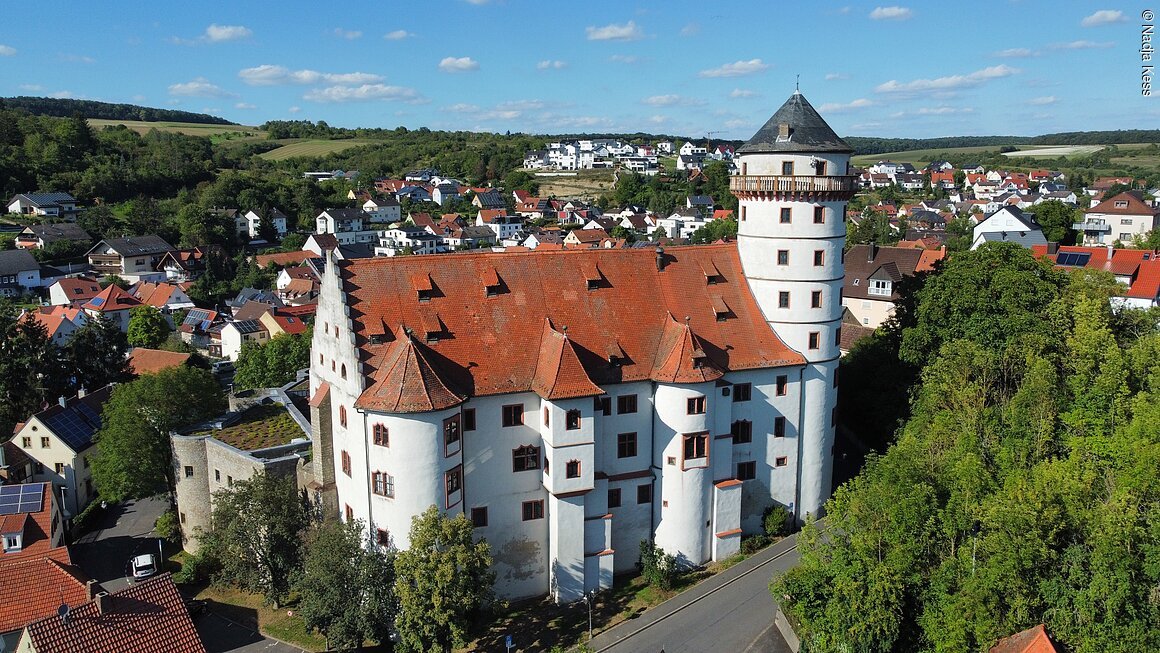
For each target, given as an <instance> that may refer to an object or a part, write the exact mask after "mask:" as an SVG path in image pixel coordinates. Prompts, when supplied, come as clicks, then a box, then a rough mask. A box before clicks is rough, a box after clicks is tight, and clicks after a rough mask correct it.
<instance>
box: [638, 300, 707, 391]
mask: <svg viewBox="0 0 1160 653" xmlns="http://www.w3.org/2000/svg"><path fill="white" fill-rule="evenodd" d="M653 367H654V371H653V374H652V380H653V381H660V382H663V383H703V382H705V381H716V380H717V379H719V378H721V377H722V376H724V375H725V371H724V370H722V369H721V368H720V367H718V366H717V364H716V363H714V362H713V360H712V359H711V358H710V357H709V355H708V354H706V353H705V345H704V343H703V342H702V341H701V339H700V338H698V337H697V334H695V333H693V329H692V328H690V327H689V323H688V321H687V320H686V321H685V323H684V324H681V323H680V322H678V321H677V319H676V318H675V317H673V316H672V314H670V315H669V320H668V322H666V323H665V330H664V334H663V335H662V336H661V342H660V347H658V348H657V357H656V361H655V362H654V363H653Z"/></svg>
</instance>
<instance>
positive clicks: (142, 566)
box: [130, 553, 157, 581]
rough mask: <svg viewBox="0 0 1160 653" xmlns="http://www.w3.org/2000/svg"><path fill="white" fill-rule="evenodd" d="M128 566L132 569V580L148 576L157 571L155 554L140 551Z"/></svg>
mask: <svg viewBox="0 0 1160 653" xmlns="http://www.w3.org/2000/svg"><path fill="white" fill-rule="evenodd" d="M130 567H132V569H133V580H135V581H136V580H141V579H143V578H149V577H150V576H152V575H153V574H156V573H157V556H155V555H153V554H152V553H142V554H141V555H139V556H136V557H135V558H133V560H132V562H131V563H130Z"/></svg>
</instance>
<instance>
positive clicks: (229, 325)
mask: <svg viewBox="0 0 1160 653" xmlns="http://www.w3.org/2000/svg"><path fill="white" fill-rule="evenodd" d="M269 339H270V333H269V332H268V331H267V330H266V327H265V326H263V325H262V323H261V322H260V321H258V320H235V321H233V322H226V323H225V324H223V325H222V328H221V357H222V358H228V359H229V360H232V361H236V360H238V354H241V353H242V345H243V344H245V343H247V342H252V343H254V344H256V345H261V344H265V343H266V341H267V340H269Z"/></svg>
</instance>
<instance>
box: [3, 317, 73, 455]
mask: <svg viewBox="0 0 1160 653" xmlns="http://www.w3.org/2000/svg"><path fill="white" fill-rule="evenodd" d="M66 369H67V367H66V365H65V360H64V355H63V352H62V351H61V350H60V349H59V348H58V347H57V346H55V345H54V344H53V342H52V339H51V338H50V337H49V335H48V331H47V329H46V328H45V326H44V325H43V324H41V323H40V322H37V321H35V320H31V319H28V318H25V317H23V316H22V315H21V312H20V310H19V309H18V308H16V306H14V305H13V304H11V303H10V302H8V300H5V299H0V433H5V434H11V433H12V429H13V427H14V426H15V425H16V424H17V423H18V422H23V421H25V420H27V419H28V418H29V416H31V415H32V414H33V413H36V412H38V411H39V410H40V409H41V407H42V406H44V405H45V403H47V402H50V401H55V400H56V398H57V397H59V396H60V395H62V394H64V393H65V392H66V387H67V383H66V379H67V375H66V373H65V370H66Z"/></svg>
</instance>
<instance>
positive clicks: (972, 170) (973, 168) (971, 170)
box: [959, 163, 987, 175]
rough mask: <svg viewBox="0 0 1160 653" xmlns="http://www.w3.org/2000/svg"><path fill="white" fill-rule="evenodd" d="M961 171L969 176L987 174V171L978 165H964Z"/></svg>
mask: <svg viewBox="0 0 1160 653" xmlns="http://www.w3.org/2000/svg"><path fill="white" fill-rule="evenodd" d="M959 169H960V170H962V171H963V172H964V173H966V174H968V175H985V174H987V169H986V168H984V167H983V166H981V165H979V164H977V163H964V164H963V166H962V167H961V168H959Z"/></svg>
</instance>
